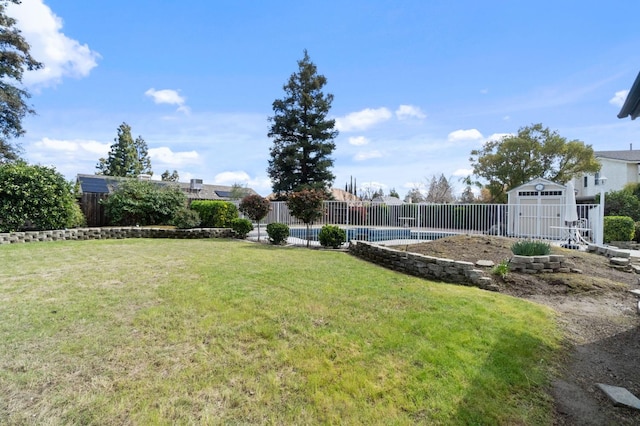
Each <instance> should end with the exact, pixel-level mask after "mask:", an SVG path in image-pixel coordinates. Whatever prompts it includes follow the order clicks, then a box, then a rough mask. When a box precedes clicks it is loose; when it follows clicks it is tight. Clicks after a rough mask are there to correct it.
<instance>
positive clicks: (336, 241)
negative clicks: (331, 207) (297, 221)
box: [318, 225, 347, 248]
mask: <svg viewBox="0 0 640 426" xmlns="http://www.w3.org/2000/svg"><path fill="white" fill-rule="evenodd" d="M318 241H320V244H321V245H322V246H323V247H331V248H338V247H340V246H341V245H342V244H343V243H344V242H345V241H347V233H346V232H345V230H344V229H340V227H338V226H335V225H324V226H323V227H322V229H320V233H318Z"/></svg>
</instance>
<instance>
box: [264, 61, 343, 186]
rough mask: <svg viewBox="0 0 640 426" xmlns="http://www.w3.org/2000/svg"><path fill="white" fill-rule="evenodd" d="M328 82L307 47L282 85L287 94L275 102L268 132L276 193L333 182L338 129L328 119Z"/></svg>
mask: <svg viewBox="0 0 640 426" xmlns="http://www.w3.org/2000/svg"><path fill="white" fill-rule="evenodd" d="M326 82H327V79H326V78H325V77H324V76H323V75H319V74H318V73H317V68H316V66H315V64H313V62H311V60H310V58H309V54H308V53H307V51H306V50H305V51H304V58H303V59H302V60H300V61H298V72H297V73H294V74H292V75H291V77H290V78H289V81H288V82H287V84H286V85H285V86H284V87H283V89H284V91H285V96H284V98H283V99H277V100H275V101H274V102H273V111H274V115H273V117H270V118H269V121H270V122H271V123H272V124H271V128H270V131H269V133H268V136H269V137H270V138H273V146H272V147H271V150H270V153H271V159H270V160H269V167H268V168H267V172H268V173H269V177H271V181H272V182H273V191H274V192H275V193H277V194H288V193H291V192H294V191H299V190H301V189H304V188H315V189H321V190H327V189H328V188H329V187H330V186H331V184H332V183H333V180H334V178H335V176H334V175H333V173H332V172H331V170H330V168H331V167H332V166H333V159H332V158H331V153H332V152H333V150H334V149H335V147H336V145H335V143H334V142H333V140H334V139H335V137H336V136H337V135H338V131H337V130H334V127H335V120H329V119H327V115H328V113H329V109H330V107H331V102H332V101H333V95H331V94H326V95H325V94H324V93H323V92H322V88H323V87H324V85H325V84H326Z"/></svg>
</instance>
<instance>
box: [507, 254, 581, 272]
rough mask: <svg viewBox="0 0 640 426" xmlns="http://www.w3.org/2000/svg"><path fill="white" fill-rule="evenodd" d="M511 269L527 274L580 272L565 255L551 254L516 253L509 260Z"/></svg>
mask: <svg viewBox="0 0 640 426" xmlns="http://www.w3.org/2000/svg"><path fill="white" fill-rule="evenodd" d="M509 269H510V270H512V271H516V272H522V273H525V274H538V273H541V272H580V271H578V270H577V269H575V265H574V264H573V263H570V262H568V261H567V260H565V257H564V255H561V254H550V255H547V256H518V255H514V256H513V257H511V260H510V261H509Z"/></svg>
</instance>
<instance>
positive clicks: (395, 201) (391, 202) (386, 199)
mask: <svg viewBox="0 0 640 426" xmlns="http://www.w3.org/2000/svg"><path fill="white" fill-rule="evenodd" d="M371 202H372V203H374V204H386V205H388V206H399V205H400V204H404V202H403V201H402V200H401V199H400V198H398V197H391V196H389V195H385V196H383V197H376V198H374V199H373V200H371Z"/></svg>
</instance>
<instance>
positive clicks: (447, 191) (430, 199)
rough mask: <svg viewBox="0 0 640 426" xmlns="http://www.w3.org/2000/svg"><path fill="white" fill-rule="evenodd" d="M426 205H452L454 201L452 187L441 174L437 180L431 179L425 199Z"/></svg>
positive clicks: (433, 177)
mask: <svg viewBox="0 0 640 426" xmlns="http://www.w3.org/2000/svg"><path fill="white" fill-rule="evenodd" d="M426 201H427V203H452V202H453V201H455V196H454V195H453V185H451V183H450V182H449V179H447V178H446V177H444V174H441V175H440V177H439V178H436V177H435V176H432V177H431V181H430V182H429V190H428V192H427V197H426Z"/></svg>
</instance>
